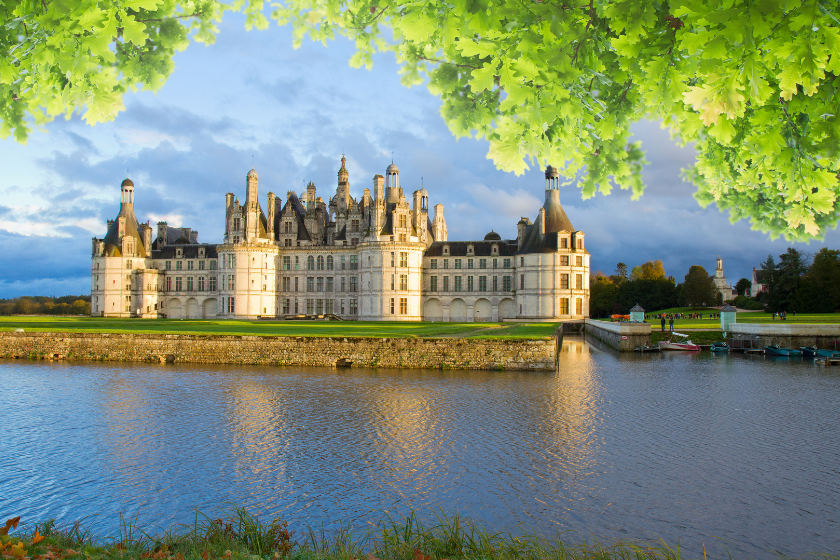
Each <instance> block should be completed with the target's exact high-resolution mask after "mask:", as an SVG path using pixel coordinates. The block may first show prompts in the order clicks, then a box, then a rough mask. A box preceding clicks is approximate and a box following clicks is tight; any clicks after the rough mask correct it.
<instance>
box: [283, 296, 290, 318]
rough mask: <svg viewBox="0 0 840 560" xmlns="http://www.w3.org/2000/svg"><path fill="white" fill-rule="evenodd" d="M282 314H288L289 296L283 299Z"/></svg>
mask: <svg viewBox="0 0 840 560" xmlns="http://www.w3.org/2000/svg"><path fill="white" fill-rule="evenodd" d="M283 314H285V315H288V314H289V298H286V299H284V300H283Z"/></svg>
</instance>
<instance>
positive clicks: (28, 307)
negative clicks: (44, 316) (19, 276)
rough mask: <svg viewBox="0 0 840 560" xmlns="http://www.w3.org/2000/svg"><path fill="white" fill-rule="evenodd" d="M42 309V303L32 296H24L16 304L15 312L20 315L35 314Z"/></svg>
mask: <svg viewBox="0 0 840 560" xmlns="http://www.w3.org/2000/svg"><path fill="white" fill-rule="evenodd" d="M40 310H41V304H39V303H38V302H37V301H36V300H35V299H34V298H31V297H22V298H20V299H18V301H17V303H16V304H15V313H17V314H19V315H33V314H35V313H38V312H39V311H40Z"/></svg>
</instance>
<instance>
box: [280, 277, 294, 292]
mask: <svg viewBox="0 0 840 560" xmlns="http://www.w3.org/2000/svg"><path fill="white" fill-rule="evenodd" d="M280 284H281V285H282V288H281V290H282V291H284V292H288V291H289V287H290V286H291V284H292V279H291V278H289V277H288V276H284V277H283V278H282V279H281V280H280Z"/></svg>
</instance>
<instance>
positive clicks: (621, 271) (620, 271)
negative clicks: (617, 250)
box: [615, 262, 627, 280]
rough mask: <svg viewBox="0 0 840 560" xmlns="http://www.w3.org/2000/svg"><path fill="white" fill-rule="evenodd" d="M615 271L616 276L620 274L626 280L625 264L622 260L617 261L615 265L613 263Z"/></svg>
mask: <svg viewBox="0 0 840 560" xmlns="http://www.w3.org/2000/svg"><path fill="white" fill-rule="evenodd" d="M615 273H616V274H617V275H618V276H621V277H622V278H624V279H625V280H626V279H627V265H626V264H624V263H623V262H620V263H618V264H617V265H615Z"/></svg>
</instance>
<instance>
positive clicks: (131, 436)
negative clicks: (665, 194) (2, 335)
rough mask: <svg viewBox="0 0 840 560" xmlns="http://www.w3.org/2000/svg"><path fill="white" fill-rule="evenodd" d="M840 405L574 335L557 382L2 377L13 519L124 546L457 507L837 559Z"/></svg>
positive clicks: (787, 376) (823, 372)
mask: <svg viewBox="0 0 840 560" xmlns="http://www.w3.org/2000/svg"><path fill="white" fill-rule="evenodd" d="M839 405H840V368H831V367H829V368H826V367H824V366H817V365H815V364H814V363H813V362H808V361H802V360H799V359H796V360H794V359H787V358H785V359H781V360H779V359H767V358H765V357H763V356H743V355H732V356H725V355H712V354H710V353H708V352H703V353H699V354H688V353H668V354H663V355H661V356H660V355H618V354H616V353H614V352H612V351H608V350H604V349H599V348H596V347H595V346H593V345H592V344H589V343H587V342H586V341H584V340H583V339H581V338H573V337H567V338H566V339H565V341H564V344H563V347H562V352H561V357H560V366H559V369H558V371H557V372H552V373H544V372H540V373H535V372H484V371H440V370H364V369H344V370H334V369H321V368H300V367H294V368H276V367H242V366H204V365H198V366H182V365H172V364H168V365H158V364H109V363H61V362H58V363H47V362H26V361H0V419H2V435H0V516H3V515H7V516H13V515H22V516H23V518H24V521H30V522H32V521H42V520H45V519H48V518H55V519H58V520H65V521H75V520H79V519H84V524H85V525H86V526H88V527H90V528H91V529H92V530H93V531H94V532H95V533H98V534H101V535H114V534H116V531H117V527H118V525H119V521H120V520H119V514H120V513H122V514H124V515H125V516H126V518H128V519H135V518H136V519H137V522H138V524H139V525H140V526H141V527H144V528H149V529H151V530H152V531H154V530H155V529H156V528H158V529H164V528H168V527H171V526H173V525H174V524H176V523H190V522H192V521H193V519H194V516H195V511H196V509H198V510H199V511H201V512H204V513H207V514H209V515H214V514H216V513H219V512H224V511H226V509H228V508H230V507H231V505H237V506H244V507H247V508H249V509H250V510H252V511H255V512H259V513H260V514H261V515H262V516H266V517H273V516H275V515H277V516H280V517H282V518H284V519H286V520H288V521H289V522H290V525H291V527H292V528H296V529H298V530H300V529H301V528H304V527H306V526H307V525H308V526H314V527H321V526H324V527H325V528H326V529H328V530H330V529H335V528H337V527H338V526H339V525H341V524H344V525H347V524H352V525H353V526H354V527H355V528H357V529H361V530H364V528H365V527H366V526H367V524H368V523H371V522H376V521H380V520H382V519H383V518H384V516H385V515H386V514H388V515H391V516H396V517H399V516H401V515H405V514H406V513H407V512H409V511H411V510H414V511H415V512H417V513H418V515H419V516H420V517H429V518H431V517H430V516H433V514H434V512H439V511H443V512H445V513H455V512H457V513H460V514H461V515H464V516H467V517H470V518H472V519H474V520H477V521H479V522H482V523H484V524H486V525H487V526H488V527H489V528H491V529H493V530H513V531H515V532H521V531H534V532H536V533H538V534H541V535H545V536H553V535H556V534H558V533H562V537H563V538H564V539H566V540H570V541H579V540H580V539H581V538H589V537H591V536H596V537H598V538H606V539H611V538H636V539H642V540H647V541H651V540H656V539H660V538H661V539H664V540H665V542H667V543H669V544H670V545H672V546H676V544H677V541H678V540H679V543H680V547H681V548H682V549H683V550H684V551H686V552H687V553H688V555H689V556H697V555H700V556H702V546H703V545H704V544H705V547H706V550H707V551H708V553H709V554H710V555H711V556H713V557H721V556H723V555H725V553H726V552H725V551H727V550H728V551H729V552H731V553H732V554H733V556H735V557H737V558H745V557H753V558H774V557H775V556H776V554H777V553H781V554H784V555H792V556H801V555H803V554H806V553H809V552H827V553H834V554H836V553H838V552H840V513H838V506H840V437H838V436H840V406H839ZM4 519H5V518H4ZM518 525H519V527H518Z"/></svg>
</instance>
